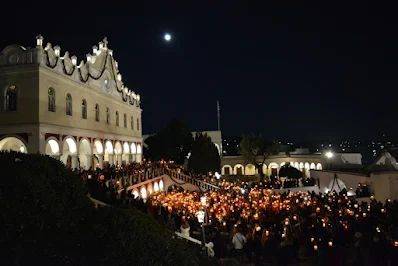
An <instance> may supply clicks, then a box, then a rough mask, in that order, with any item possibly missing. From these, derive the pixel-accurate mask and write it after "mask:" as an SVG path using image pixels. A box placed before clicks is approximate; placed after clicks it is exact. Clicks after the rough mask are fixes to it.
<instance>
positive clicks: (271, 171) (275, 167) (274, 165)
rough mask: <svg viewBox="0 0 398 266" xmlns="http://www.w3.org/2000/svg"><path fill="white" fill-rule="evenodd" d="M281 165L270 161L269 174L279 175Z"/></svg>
mask: <svg viewBox="0 0 398 266" xmlns="http://www.w3.org/2000/svg"><path fill="white" fill-rule="evenodd" d="M278 170H279V166H278V164H277V163H270V164H269V165H268V176H277V175H278V173H279V171H278Z"/></svg>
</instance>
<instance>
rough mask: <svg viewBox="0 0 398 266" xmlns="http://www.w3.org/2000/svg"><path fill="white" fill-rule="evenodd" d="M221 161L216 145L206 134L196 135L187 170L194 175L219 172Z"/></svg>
mask: <svg viewBox="0 0 398 266" xmlns="http://www.w3.org/2000/svg"><path fill="white" fill-rule="evenodd" d="M220 164H221V159H220V155H219V153H218V149H217V147H216V145H214V143H213V142H212V140H211V138H210V137H209V136H208V135H207V134H203V133H196V136H195V139H194V142H193V144H192V149H191V156H190V157H189V160H188V169H190V170H192V171H193V172H194V173H196V174H207V173H208V172H213V173H214V172H217V171H220Z"/></svg>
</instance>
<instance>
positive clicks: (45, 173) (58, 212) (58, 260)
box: [0, 152, 200, 265]
mask: <svg viewBox="0 0 398 266" xmlns="http://www.w3.org/2000/svg"><path fill="white" fill-rule="evenodd" d="M0 169H2V173H1V175H0V209H1V212H0V224H1V225H2V226H0V235H1V238H2V245H1V249H0V264H1V265H32V264H33V265H36V264H37V265H129V264H130V265H198V264H199V261H198V257H197V254H198V252H199V250H200V247H199V246H193V245H192V244H190V243H185V242H183V241H180V240H178V239H173V235H174V233H173V232H171V231H170V230H169V229H167V227H166V226H164V225H160V224H158V223H157V222H156V221H155V220H154V219H152V218H151V217H150V216H148V215H147V214H144V213H142V212H140V211H138V210H136V209H134V208H132V207H129V206H120V207H103V208H99V209H96V208H95V207H94V206H93V204H92V202H91V201H90V200H89V198H88V197H87V195H86V193H87V191H86V190H85V188H84V186H83V185H82V182H81V179H80V177H79V176H77V175H76V174H75V173H73V172H71V171H70V170H68V169H65V166H64V165H63V164H62V162H60V161H58V160H56V159H52V158H50V157H48V156H44V155H39V154H33V155H31V154H22V153H16V152H11V153H4V152H0Z"/></svg>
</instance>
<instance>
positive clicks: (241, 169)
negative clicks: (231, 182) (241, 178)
mask: <svg viewBox="0 0 398 266" xmlns="http://www.w3.org/2000/svg"><path fill="white" fill-rule="evenodd" d="M244 174H245V167H243V165H241V164H239V163H238V164H235V166H234V175H244Z"/></svg>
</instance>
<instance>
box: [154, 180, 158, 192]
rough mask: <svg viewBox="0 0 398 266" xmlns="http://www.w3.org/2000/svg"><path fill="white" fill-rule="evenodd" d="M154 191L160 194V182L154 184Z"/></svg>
mask: <svg viewBox="0 0 398 266" xmlns="http://www.w3.org/2000/svg"><path fill="white" fill-rule="evenodd" d="M153 191H154V192H159V184H158V182H155V183H153Z"/></svg>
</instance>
